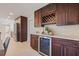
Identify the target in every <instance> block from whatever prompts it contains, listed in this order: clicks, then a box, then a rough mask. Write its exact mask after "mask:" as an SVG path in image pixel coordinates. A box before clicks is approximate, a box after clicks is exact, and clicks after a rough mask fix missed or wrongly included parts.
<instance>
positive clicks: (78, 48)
mask: <svg viewBox="0 0 79 59" xmlns="http://www.w3.org/2000/svg"><path fill="white" fill-rule="evenodd" d="M52 41H53V42H52V56H79V42H78V41H74V40H68V39H62V38H53V40H52Z"/></svg>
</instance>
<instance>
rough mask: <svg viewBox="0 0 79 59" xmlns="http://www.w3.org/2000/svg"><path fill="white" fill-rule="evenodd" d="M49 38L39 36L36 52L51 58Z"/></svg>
mask: <svg viewBox="0 0 79 59" xmlns="http://www.w3.org/2000/svg"><path fill="white" fill-rule="evenodd" d="M51 40H52V39H51V37H48V36H40V37H39V39H38V52H39V53H40V54H42V55H45V56H51V49H52V48H51Z"/></svg>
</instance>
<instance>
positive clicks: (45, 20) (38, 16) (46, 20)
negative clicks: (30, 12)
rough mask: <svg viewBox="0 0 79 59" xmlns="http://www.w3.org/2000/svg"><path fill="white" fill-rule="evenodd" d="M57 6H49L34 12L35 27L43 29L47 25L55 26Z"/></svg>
mask: <svg viewBox="0 0 79 59" xmlns="http://www.w3.org/2000/svg"><path fill="white" fill-rule="evenodd" d="M55 12H56V4H53V3H51V4H48V5H46V6H44V7H42V8H40V9H39V10H36V11H35V12H34V18H35V19H34V26H35V27H41V26H43V25H46V24H53V23H54V24H55V23H56V22H55Z"/></svg>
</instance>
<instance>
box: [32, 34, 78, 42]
mask: <svg viewBox="0 0 79 59" xmlns="http://www.w3.org/2000/svg"><path fill="white" fill-rule="evenodd" d="M32 34H33V35H39V36H48V37H54V38H62V39H69V40H76V41H79V36H77V37H73V36H67V35H46V34H37V33H32Z"/></svg>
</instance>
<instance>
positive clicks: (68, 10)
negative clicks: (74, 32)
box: [35, 3, 79, 26]
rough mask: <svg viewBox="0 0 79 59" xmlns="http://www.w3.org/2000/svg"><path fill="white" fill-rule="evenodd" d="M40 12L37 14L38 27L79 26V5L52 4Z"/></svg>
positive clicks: (36, 22)
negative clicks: (55, 25) (48, 25)
mask: <svg viewBox="0 0 79 59" xmlns="http://www.w3.org/2000/svg"><path fill="white" fill-rule="evenodd" d="M39 10H41V12H39ZM39 10H38V11H37V12H35V24H36V26H38V25H46V24H57V25H74V24H79V3H50V4H48V5H46V6H44V7H42V8H41V9H39ZM36 19H37V20H36ZM39 19H40V20H39Z"/></svg>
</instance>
